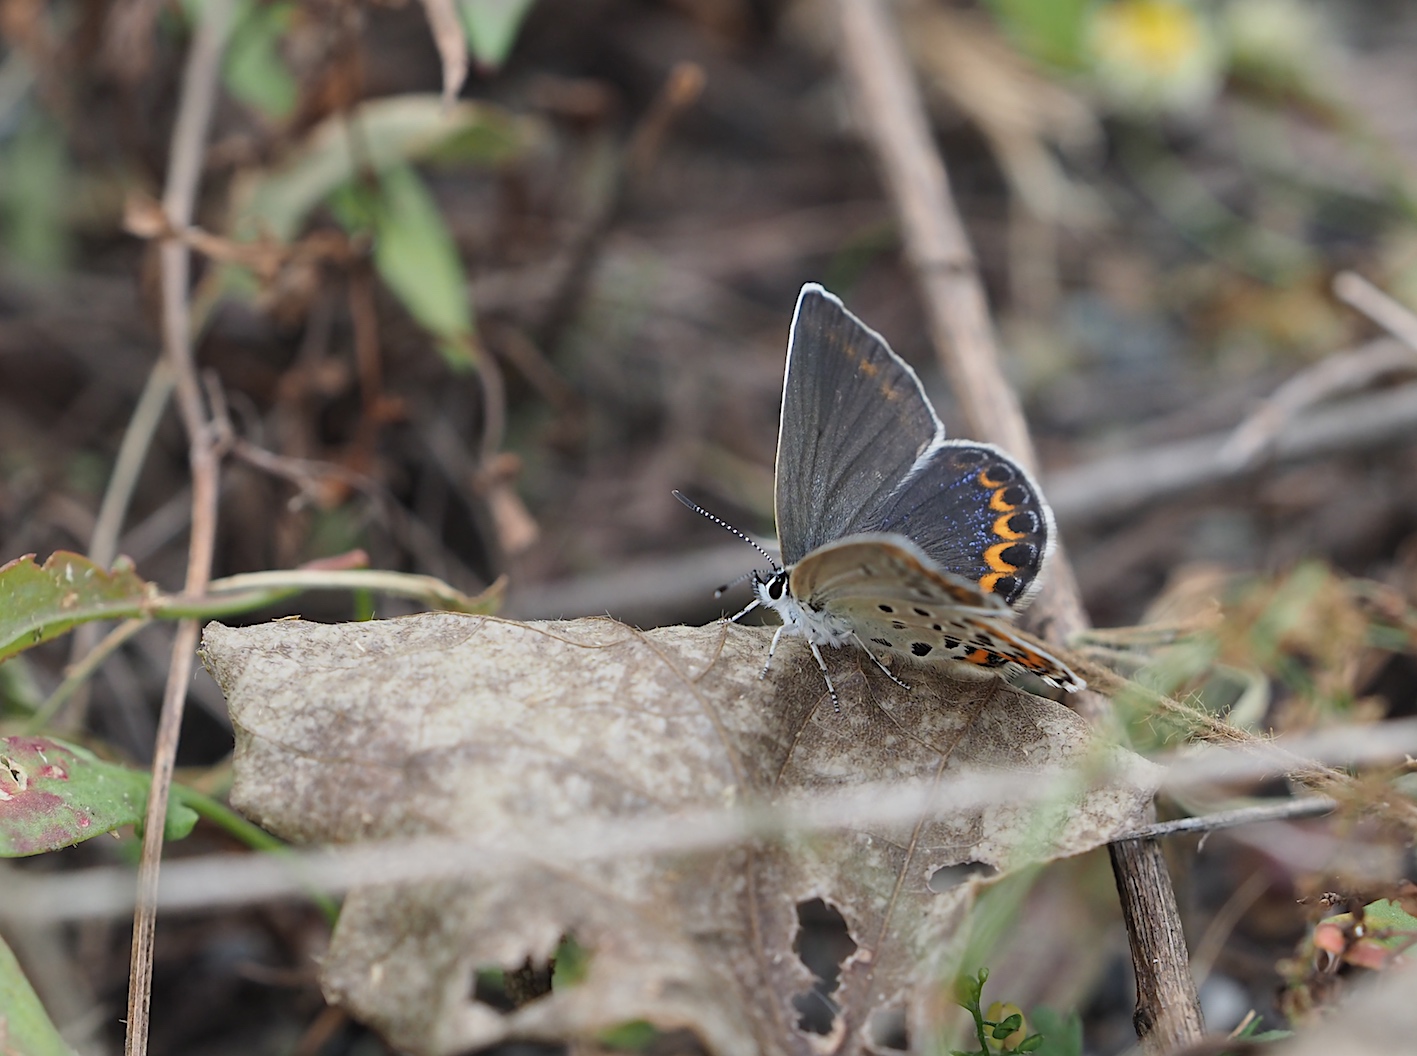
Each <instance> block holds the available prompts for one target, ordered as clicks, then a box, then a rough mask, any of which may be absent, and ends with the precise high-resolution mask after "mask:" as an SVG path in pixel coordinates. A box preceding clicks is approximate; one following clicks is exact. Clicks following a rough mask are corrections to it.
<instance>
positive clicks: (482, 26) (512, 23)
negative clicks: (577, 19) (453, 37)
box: [458, 0, 536, 71]
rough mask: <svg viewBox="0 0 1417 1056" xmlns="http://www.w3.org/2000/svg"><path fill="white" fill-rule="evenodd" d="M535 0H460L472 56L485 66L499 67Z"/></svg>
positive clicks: (484, 68)
mask: <svg viewBox="0 0 1417 1056" xmlns="http://www.w3.org/2000/svg"><path fill="white" fill-rule="evenodd" d="M535 2H536V0H458V14H459V15H461V16H462V25H463V30H464V31H465V32H466V33H467V43H468V47H469V48H470V49H471V50H472V57H473V58H474V59H476V60H477V65H478V66H479V67H480V68H482V69H483V70H488V71H490V70H496V69H499V68H500V67H501V65H502V63H504V62H505V61H506V60H507V56H508V54H510V53H511V50H512V45H513V44H514V43H515V42H516V39H517V31H518V30H519V29H521V26H522V21H523V20H524V19H525V18H526V16H527V14H528V12H530V11H531V5H532V4H534V3H535Z"/></svg>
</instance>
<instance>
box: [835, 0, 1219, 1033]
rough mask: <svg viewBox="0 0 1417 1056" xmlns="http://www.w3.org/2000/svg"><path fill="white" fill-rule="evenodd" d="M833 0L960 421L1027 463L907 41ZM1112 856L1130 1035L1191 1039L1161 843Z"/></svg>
mask: <svg viewBox="0 0 1417 1056" xmlns="http://www.w3.org/2000/svg"><path fill="white" fill-rule="evenodd" d="M836 8H837V13H838V15H839V21H840V25H839V29H840V51H841V63H842V68H843V71H844V73H845V75H846V79H847V81H848V82H849V85H850V88H851V92H852V95H853V96H854V99H855V102H856V105H857V116H858V119H859V121H860V125H861V128H862V131H863V133H864V135H865V138H866V139H867V141H868V143H869V144H870V146H871V149H872V151H873V152H874V153H875V155H876V161H877V164H878V166H879V167H880V170H881V173H882V176H883V178H884V180H885V183H886V185H887V187H888V189H889V191H890V195H891V198H892V201H893V202H894V205H895V208H896V211H897V212H898V214H899V218H900V228H901V231H902V233H903V236H904V239H905V252H906V256H907V258H908V259H909V261H910V264H911V266H912V268H913V269H914V271H915V275H916V281H917V282H918V283H919V285H920V291H921V297H922V300H923V302H924V306H925V311H926V314H927V316H928V318H929V320H930V329H931V334H932V336H933V338H934V344H935V348H936V351H937V353H938V355H939V356H940V357H941V360H942V362H943V363H944V367H945V372H946V374H947V376H948V377H949V380H950V382H951V384H952V385H953V387H954V390H955V393H956V395H957V397H958V399H959V402H960V406H961V407H962V409H963V411H964V414H965V417H966V421H967V423H968V426H969V429H970V431H971V433H972V434H973V435H974V436H977V437H979V438H980V439H985V440H991V441H993V442H995V443H998V444H999V445H1000V446H1001V447H1004V448H1006V449H1007V450H1009V451H1010V452H1012V453H1013V454H1014V455H1015V457H1017V458H1018V459H1019V460H1020V461H1022V462H1023V463H1024V464H1025V465H1027V466H1029V467H1033V466H1036V464H1037V457H1036V455H1035V452H1034V448H1033V442H1032V439H1031V438H1030V436H1029V433H1028V425H1027V422H1026V421H1025V419H1024V416H1023V410H1022V408H1021V406H1020V405H1019V402H1018V398H1017V397H1016V396H1015V395H1014V392H1013V389H1012V388H1010V386H1009V384H1008V382H1007V380H1006V379H1005V378H1004V375H1003V371H1002V370H1001V369H1000V366H999V354H998V350H997V347H996V344H995V341H994V332H993V324H992V322H991V320H990V317H989V309H988V304H987V301H986V299H985V295H984V288H983V284H982V283H981V282H980V279H979V274H978V269H977V267H976V264H975V259H974V254H973V253H972V252H971V250H970V247H969V243H968V239H967V238H966V236H965V232H964V224H963V223H962V222H961V220H960V217H959V212H958V210H957V209H956V208H955V205H954V201H953V198H952V197H951V194H950V186H949V179H948V176H947V175H946V172H945V166H944V163H943V161H942V160H941V158H940V155H939V153H938V151H937V150H936V149H935V145H934V140H933V138H932V136H931V132H930V126H929V121H928V118H927V116H926V113H925V106H924V103H923V101H922V100H921V97H920V93H919V89H918V86H917V85H916V83H915V81H914V79H913V78H912V76H911V65H910V61H909V59H908V58H907V56H906V52H905V49H904V48H903V47H902V45H901V42H900V39H899V36H898V34H897V33H896V31H895V28H894V27H893V26H892V25H891V23H890V19H889V16H888V14H887V12H886V9H885V7H884V5H883V4H882V3H881V2H880V0H837V2H836ZM1051 567H1052V572H1051V579H1050V582H1049V583H1048V585H1047V588H1046V589H1045V592H1044V597H1043V598H1041V599H1040V602H1039V609H1040V610H1041V611H1043V614H1044V615H1043V619H1042V621H1041V623H1040V624H1039V626H1040V627H1041V629H1042V631H1043V633H1045V634H1046V635H1047V636H1048V637H1050V638H1053V639H1055V640H1057V639H1066V638H1068V637H1070V636H1071V635H1073V634H1075V633H1077V632H1079V631H1081V630H1084V629H1085V628H1086V627H1087V626H1088V619H1087V614H1086V613H1085V612H1084V611H1083V608H1082V603H1081V600H1080V596H1079V593H1078V589H1077V582H1076V579H1075V578H1074V576H1073V572H1072V568H1071V566H1070V565H1069V563H1068V561H1067V559H1066V557H1065V555H1064V554H1063V553H1062V552H1061V547H1060V548H1059V552H1058V553H1057V554H1056V555H1055V556H1054V560H1053V562H1052V566H1051ZM1035 611H1039V610H1035ZM1077 698H1078V699H1077V704H1076V706H1077V707H1078V710H1079V711H1080V712H1082V713H1083V714H1085V715H1086V716H1087V717H1088V718H1089V719H1091V720H1092V721H1093V722H1095V723H1099V724H1110V723H1111V722H1112V716H1111V709H1110V705H1109V704H1108V702H1107V701H1106V700H1105V699H1104V698H1103V697H1101V696H1100V695H1099V694H1095V693H1088V694H1078V695H1077ZM1112 864H1113V869H1114V871H1115V872H1116V874H1117V890H1118V892H1119V894H1120V895H1121V897H1122V902H1123V915H1124V917H1125V918H1126V921H1127V931H1128V937H1129V939H1130V941H1131V946H1132V962H1133V965H1134V967H1135V970H1136V976H1137V1005H1138V1007H1137V1014H1136V1017H1135V1023H1136V1026H1137V1033H1138V1036H1139V1037H1140V1038H1141V1039H1142V1041H1143V1042H1144V1043H1145V1044H1146V1045H1147V1047H1148V1048H1149V1049H1171V1048H1175V1047H1177V1046H1178V1045H1182V1044H1189V1043H1192V1042H1194V1041H1197V1040H1199V1039H1200V1037H1201V1035H1202V1032H1203V1026H1202V1019H1201V1013H1200V1002H1199V1000H1198V998H1197V996H1196V989H1195V983H1194V981H1193V980H1192V979H1191V973H1190V967H1189V964H1188V959H1187V955H1186V944H1185V939H1184V936H1183V934H1182V931H1181V923H1180V917H1179V915H1178V913H1177V910H1176V898H1175V894H1174V893H1173V892H1172V890H1171V880H1170V876H1169V875H1168V874H1167V872H1166V864H1165V861H1164V860H1163V859H1162V857H1161V848H1160V845H1159V844H1158V843H1157V842H1156V841H1154V840H1144V841H1128V842H1126V843H1121V844H1115V845H1114V846H1113V851H1112Z"/></svg>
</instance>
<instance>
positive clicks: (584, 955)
mask: <svg viewBox="0 0 1417 1056" xmlns="http://www.w3.org/2000/svg"><path fill="white" fill-rule="evenodd" d="M588 974H590V951H589V950H588V949H586V948H585V947H584V946H582V945H581V944H580V943H579V942H577V941H576V937H575V936H574V935H566V936H563V937H562V939H561V942H560V945H558V946H557V947H556V956H555V958H554V968H553V969H552V973H551V989H552V990H560V989H563V988H565V987H569V986H576V985H578V984H579V983H582V982H584V981H585V977H586V976H587V975H588Z"/></svg>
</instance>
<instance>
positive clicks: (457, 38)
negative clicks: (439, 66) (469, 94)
mask: <svg viewBox="0 0 1417 1056" xmlns="http://www.w3.org/2000/svg"><path fill="white" fill-rule="evenodd" d="M423 11H424V13H425V14H426V15H427V16H428V28H429V29H430V30H431V31H432V33H433V42H434V43H435V44H436V45H437V46H438V58H439V59H441V60H442V63H443V105H444V106H445V107H446V106H452V105H453V101H454V100H455V99H457V97H458V92H460V91H462V85H463V81H465V80H467V37H466V36H465V35H464V34H463V29H462V19H460V18H458V10H457V7H456V5H455V4H454V3H453V0H423Z"/></svg>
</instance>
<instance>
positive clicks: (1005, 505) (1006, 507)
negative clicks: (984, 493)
mask: <svg viewBox="0 0 1417 1056" xmlns="http://www.w3.org/2000/svg"><path fill="white" fill-rule="evenodd" d="M1006 490H1008V489H1006V488H1000V489H999V490H997V491H996V492H994V494H993V495H990V496H989V509H991V510H993V511H994V512H995V513H1012V512H1013V511H1014V510H1016V509H1018V507H1017V506H1015V505H1014V504H1013V503H1011V502H1005V501H1004V492H1005V491H1006ZM994 530H995V531H998V529H997V528H996V529H994Z"/></svg>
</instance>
